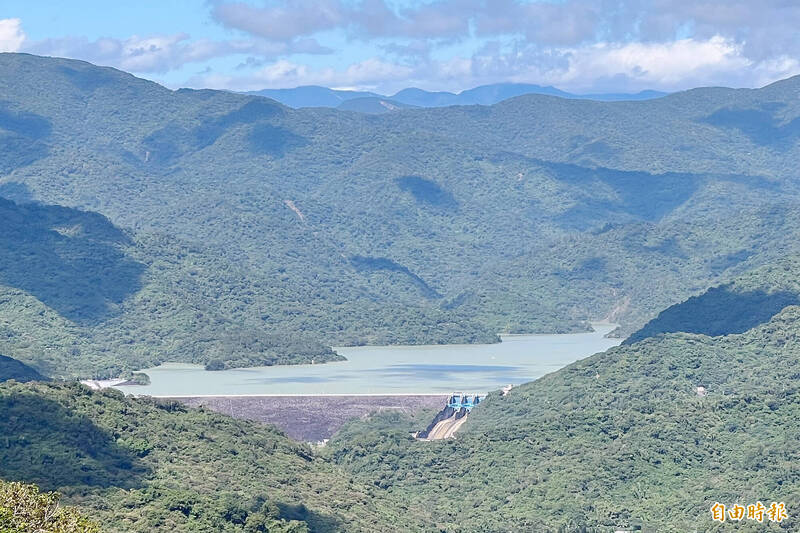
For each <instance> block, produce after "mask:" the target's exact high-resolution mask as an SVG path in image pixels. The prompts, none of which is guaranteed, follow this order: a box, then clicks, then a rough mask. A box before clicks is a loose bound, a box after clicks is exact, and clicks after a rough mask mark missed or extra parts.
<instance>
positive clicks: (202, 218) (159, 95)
mask: <svg viewBox="0 0 800 533" xmlns="http://www.w3.org/2000/svg"><path fill="white" fill-rule="evenodd" d="M496 89H497V91H494V89H491V90H488V89H485V88H484V90H488V91H489V93H490V94H489V95H488V96H486V97H487V98H488V97H490V96H491V97H492V98H495V97H496V98H495V100H496V101H495V100H492V101H487V103H490V104H491V105H453V106H449V105H448V106H436V105H434V104H431V103H430V98H434V97H437V98H438V97H442V98H445V99H447V98H451V97H455V94H452V95H451V96H446V94H444V93H440V94H439V95H438V96H436V93H426V94H421V93H418V92H414V91H412V93H411V96H414V94H416V96H417V97H419V98H423V99H424V100H425V101H426V102H428V103H427V104H425V105H424V106H423V105H420V106H419V107H412V106H415V105H416V104H404V105H403V106H399V105H398V106H395V105H394V104H391V105H392V106H394V107H393V108H392V110H391V111H390V112H386V113H380V114H377V113H372V112H369V111H370V110H373V111H374V110H375V104H376V102H374V101H372V100H370V101H368V102H365V101H359V100H358V99H353V100H349V102H351V103H350V104H349V106H344V107H345V108H347V107H350V109H349V110H348V109H334V108H332V107H304V106H301V105H297V106H294V105H292V106H286V105H282V104H281V103H279V102H277V101H275V100H271V99H269V98H267V97H264V96H261V95H253V94H243V93H242V92H234V91H223V90H210V89H202V90H196V89H185V88H182V89H175V90H173V89H169V88H167V87H165V86H162V85H159V84H157V83H155V82H152V81H148V80H145V79H142V78H139V77H136V76H133V75H131V74H128V73H126V72H123V71H121V70H117V69H114V68H110V67H101V66H97V65H94V64H91V63H87V62H83V61H78V60H74V59H60V58H55V57H45V56H37V55H32V54H27V53H0V152H1V153H2V157H0V354H2V355H0V498H2V499H0V529H2V528H3V527H4V526H5V524H4V523H3V522H2V520H5V521H7V522H8V521H9V520H11V518H14V520H16V521H17V523H19V520H18V518H19V516H18V515H19V513H17V512H16V510H15V509H16V507H13V506H11V507H10V506H9V505H7V503H4V502H8V501H11V500H12V499H18V500H19V501H25V502H27V503H26V505H28V504H30V505H31V506H32V507H36V506H37V505H38V506H39V507H41V506H44V508H45V509H52V507H47V506H48V505H50V503H48V502H54V501H56V499H57V498H58V497H57V496H56V495H44V496H41V495H40V496H41V497H39V496H37V494H38V493H37V492H36V491H37V490H39V489H40V490H41V491H58V492H59V493H60V498H61V501H62V502H63V504H64V505H65V506H66V507H65V508H64V509H65V510H64V511H63V512H62V513H61V514H60V515H59V516H61V517H63V518H64V519H65V520H74V521H75V523H79V524H82V525H80V527H81V528H82V529H80V530H78V531H79V533H86V532H92V533H94V531H96V530H99V529H101V530H108V531H113V532H116V531H120V532H122V531H124V532H128V531H130V532H142V533H144V532H147V533H149V532H153V531H159V532H160V531H171V532H174V533H183V532H187V533H189V532H196V531H197V532H209V533H212V532H213V533H216V532H218V531H221V532H226V533H227V532H230V533H245V532H246V533H264V532H267V531H276V532H283V533H308V532H315V533H329V532H343V533H350V532H362V531H363V532H372V531H386V532H394V531H398V532H399V531H403V532H405V531H410V532H413V531H440V532H447V533H474V532H477V531H482V532H487V533H488V532H492V533H494V532H497V533H500V532H505V531H543V532H548V533H549V532H553V533H555V532H558V533H567V532H570V533H571V532H581V533H585V532H592V533H594V532H598V533H599V532H605V531H618V530H619V531H640V532H642V533H644V532H645V531H650V532H652V531H657V532H660V531H701V530H702V531H721V530H722V529H721V528H722V526H719V524H717V523H714V520H713V518H712V515H711V514H710V513H709V509H711V508H712V506H713V505H714V504H715V502H722V501H725V502H730V503H733V502H743V503H750V502H756V501H760V502H773V501H775V502H784V503H785V504H786V506H787V508H788V509H789V514H788V516H787V517H785V519H783V520H782V521H780V522H777V521H776V522H775V523H770V524H769V527H770V528H772V529H775V530H779V531H796V530H798V528H800V523H799V522H798V515H797V509H800V470H799V469H798V467H797V465H798V464H800V463H799V462H798V461H799V460H800V447H799V446H798V443H800V424H798V422H797V421H798V420H800V391H799V390H798V383H800V381H799V380H800V281H798V280H800V210H798V209H797V207H798V205H800V181H798V175H797V165H796V162H797V161H798V160H800V76H795V77H790V78H787V79H784V80H782V81H778V82H775V83H770V84H768V85H765V86H763V87H761V88H757V89H730V88H724V87H700V88H696V89H691V90H684V91H675V92H670V94H666V95H660V94H655V95H653V94H649V93H648V94H646V95H645V96H647V97H646V98H641V99H630V98H628V99H625V100H623V101H601V99H599V98H598V99H584V98H571V97H569V96H572V95H560V96H558V95H553V94H519V95H511V96H512V97H509V98H505V97H504V98H500V97H499V96H497V94H499V92H498V91H500V88H496ZM529 89H530V87H529ZM493 91H494V92H493ZM302 92H303V91H300V92H299V93H292V94H290V95H289V96H290V97H292V98H293V97H295V96H298V94H300V93H302ZM478 92H479V93H480V92H481V91H478ZM500 92H501V91H500ZM281 94H283V95H285V93H281ZM325 94H326V95H327V96H331V97H335V98H338V97H340V96H342V95H341V94H339V92H337V91H335V90H333V89H331V90H330V92H325ZM448 94H449V93H448ZM462 94H463V93H462ZM473 94H474V93H473ZM492 94H494V95H495V96H492ZM323 96H324V95H323ZM406 96H409V93H408V92H406ZM467 96H469V94H467ZM649 96H654V97H653V98H650V97H649ZM465 97H466V96H465ZM366 98H368V99H370V98H373V96H370V95H366ZM476 98H477V97H476ZM287 101H288V100H287ZM477 104H480V102H477ZM378 105H381V106H382V107H383V108H386V106H384V105H383V104H380V102H378ZM295 107H297V108H295ZM362 111H365V112H362ZM145 374H146V375H145ZM80 380H84V381H85V382H87V383H88V384H89V385H90V386H84V385H82V384H80V383H79V381H80ZM509 384H513V385H514V386H513V388H509V387H507V385H509ZM105 385H110V387H105ZM93 389H96V390H93ZM456 392H461V393H464V394H467V395H470V397H473V395H479V396H480V397H481V401H480V403H478V404H477V405H475V402H472V403H471V404H470V407H471V410H470V411H469V415H468V416H462V415H463V414H464V412H465V411H462V407H463V409H464V410H466V407H464V406H463V405H462V404H461V403H460V402H459V404H458V405H456V406H455V407H447V408H445V409H444V410H442V408H443V407H444V404H445V402H448V401H449V398H450V395H451V394H453V393H456ZM484 395H485V396H484ZM467 403H469V402H467ZM448 409H450V410H448ZM437 413H439V415H437ZM425 428H428V430H429V432H428V431H427V430H426V431H424V432H423V433H422V434H421V433H420V431H421V430H424V429H425ZM425 433H427V434H425ZM415 435H416V436H417V437H420V438H415ZM427 438H430V440H425V439H427ZM320 442H323V443H325V445H324V446H321V445H318V444H319V443H320ZM312 443H313V444H312ZM17 483H22V485H19V484H17ZM31 484H34V485H35V486H33V485H31ZM36 487H38V488H39V489H37V488H36ZM42 498H43V499H42ZM15 501H17V500H15ZM12 507H13V508H12ZM86 517H88V518H86ZM94 522H97V527H95V526H94V525H93V523H94ZM9 523H10V522H9ZM761 525H763V524H759V525H756V524H755V523H754V522H752V521H750V522H746V521H743V522H741V524H738V525H737V527H738V529H740V530H741V531H758V530H760V529H759V527H760V526H761ZM15 527H16V526H15ZM76 527H78V526H76ZM14 533H17V532H16V531H15V532H14ZM23 533H28V532H27V531H24V530H23ZM69 533H73V531H70V532H69Z"/></svg>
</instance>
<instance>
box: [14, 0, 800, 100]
mask: <svg viewBox="0 0 800 533" xmlns="http://www.w3.org/2000/svg"><path fill="white" fill-rule="evenodd" d="M798 27H800V2H796V1H793V0H763V1H760V2H754V1H752V0H691V1H690V0H550V1H544V0H540V1H535V0H315V1H310V0H162V1H149V0H142V1H139V2H107V1H98V0H71V1H69V2H63V1H59V2H55V1H52V2H51V1H35V2H32V1H31V0H27V1H20V0H3V2H2V4H0V51H11V52H16V51H20V52H30V53H36V54H41V55H53V56H60V57H71V58H76V59H84V60H87V61H91V62H93V63H96V64H101V65H109V66H114V67H117V68H121V69H123V70H126V71H129V72H132V73H134V74H136V75H139V76H142V77H145V78H149V79H153V80H156V81H158V82H160V83H163V84H164V85H166V86H168V87H173V88H177V87H195V88H200V87H211V88H219V89H233V90H253V89H261V88H277V87H294V86H297V85H306V84H319V85H326V86H330V87H348V88H359V89H370V90H376V91H378V92H383V93H387V94H391V93H392V92H394V91H396V90H399V89H401V88H404V87H408V86H416V87H422V88H425V89H429V90H451V91H459V90H462V89H466V88H470V87H474V86H476V85H481V84H486V83H495V82H505V81H514V82H526V83H538V84H541V85H555V86H557V87H559V88H562V89H565V90H570V91H574V92H596V91H603V92H608V91H619V92H621V91H638V90H642V89H660V90H667V91H672V90H679V89H685V88H690V87H696V86H701V85H726V86H737V87H754V86H761V85H764V84H767V83H770V82H772V81H775V80H778V79H782V78H785V77H788V76H791V75H796V74H800V32H798V31H797V28H798Z"/></svg>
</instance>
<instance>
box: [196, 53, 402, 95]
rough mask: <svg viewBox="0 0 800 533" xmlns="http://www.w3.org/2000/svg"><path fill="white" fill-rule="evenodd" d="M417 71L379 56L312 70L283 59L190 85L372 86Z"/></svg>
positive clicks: (249, 87) (206, 77) (204, 76)
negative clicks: (337, 68)
mask: <svg viewBox="0 0 800 533" xmlns="http://www.w3.org/2000/svg"><path fill="white" fill-rule="evenodd" d="M413 72H414V70H413V69H412V68H411V67H408V66H404V65H397V64H394V63H389V62H386V61H383V60H381V59H378V58H371V59H367V60H364V61H360V62H358V63H353V64H352V65H350V66H348V67H347V68H346V69H344V70H336V69H333V68H321V69H312V68H310V67H308V66H307V65H302V64H298V63H294V62H291V61H288V60H286V59H281V60H279V61H276V62H274V63H271V64H269V65H266V66H264V67H262V68H260V69H258V70H257V71H255V72H253V73H250V74H245V75H241V76H230V75H225V74H219V73H209V74H201V75H198V76H195V77H194V78H192V79H191V80H189V82H188V83H187V85H188V86H190V87H198V88H199V87H208V88H212V89H231V90H238V91H247V90H259V89H265V88H273V87H274V88H280V87H296V86H299V85H324V86H328V87H352V88H357V89H369V88H373V87H375V86H376V85H378V84H386V83H403V82H404V81H405V80H407V79H408V78H409V77H410V76H411V75H412V74H413Z"/></svg>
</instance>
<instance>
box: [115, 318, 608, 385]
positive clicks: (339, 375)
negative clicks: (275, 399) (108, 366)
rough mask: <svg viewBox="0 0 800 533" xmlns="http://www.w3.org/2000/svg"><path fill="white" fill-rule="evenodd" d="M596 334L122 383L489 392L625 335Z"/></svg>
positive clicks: (191, 370)
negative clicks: (611, 337) (616, 336)
mask: <svg viewBox="0 0 800 533" xmlns="http://www.w3.org/2000/svg"><path fill="white" fill-rule="evenodd" d="M614 327H615V326H613V325H607V324H603V325H597V324H596V325H595V326H594V328H595V331H594V332H591V333H575V334H568V335H508V336H503V337H502V339H503V342H501V343H499V344H466V345H465V344H446V345H434V346H361V347H355V348H336V351H337V352H339V353H340V354H342V355H343V356H345V357H347V361H341V362H336V363H326V364H322V365H281V366H265V367H258V368H239V369H234V370H223V371H215V372H207V371H206V370H204V369H203V367H202V366H198V365H187V364H179V363H167V364H163V365H161V366H158V367H156V368H150V369H147V370H144V372H146V373H147V374H148V375H149V376H150V380H151V384H150V385H147V386H126V387H122V388H121V390H124V391H125V392H126V393H132V394H150V395H153V396H199V395H237V394H404V393H405V394H422V393H450V392H453V391H464V392H470V393H486V392H488V391H491V390H496V389H499V388H501V387H502V386H504V385H506V384H509V383H511V384H515V385H518V384H520V383H525V382H526V381H532V380H534V379H536V378H539V377H541V376H543V375H545V374H547V373H550V372H553V371H554V370H558V369H559V368H561V367H563V366H566V365H568V364H570V363H572V362H573V361H577V360H578V359H582V358H584V357H587V356H589V355H592V354H594V353H597V352H602V351H604V350H607V349H608V348H610V347H612V346H616V345H618V344H619V343H620V339H606V338H604V337H603V336H604V335H605V334H606V333H608V332H609V331H611V330H612V329H613V328H614Z"/></svg>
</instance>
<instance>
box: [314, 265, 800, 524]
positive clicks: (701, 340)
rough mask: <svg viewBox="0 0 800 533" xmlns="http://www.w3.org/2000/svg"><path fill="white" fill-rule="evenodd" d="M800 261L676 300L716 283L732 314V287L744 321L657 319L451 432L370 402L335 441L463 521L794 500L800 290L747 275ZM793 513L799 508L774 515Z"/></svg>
mask: <svg viewBox="0 0 800 533" xmlns="http://www.w3.org/2000/svg"><path fill="white" fill-rule="evenodd" d="M794 265H795V267H796V263H794ZM797 272H798V270H797V269H796V268H794V267H791V268H784V267H783V266H781V267H776V268H775V269H765V270H762V271H761V272H758V273H755V274H754V275H750V276H745V277H744V278H742V279H741V280H737V281H736V282H734V283H733V284H732V285H731V286H728V287H727V288H721V289H712V290H710V291H708V292H707V293H705V294H704V295H702V296H700V297H699V298H698V299H696V300H690V302H687V304H682V305H683V306H684V307H685V310H686V311H688V312H690V314H693V313H694V310H695V309H696V308H697V305H696V304H695V303H694V302H697V301H703V300H704V299H717V302H718V303H719V304H720V306H719V307H716V311H717V312H718V313H720V314H721V316H729V315H730V310H729V309H727V308H726V307H725V306H726V305H728V304H730V303H731V298H732V297H731V296H730V294H731V291H730V290H729V289H730V287H736V288H737V290H738V291H741V292H736V291H733V294H739V295H740V299H739V300H735V301H734V302H733V303H734V305H737V306H738V307H737V309H738V311H739V312H740V313H743V314H745V315H748V316H752V317H753V321H752V322H751V323H750V324H749V325H750V326H751V328H750V329H748V330H747V331H744V332H741V333H729V334H727V335H724V336H719V335H718V336H714V337H711V336H708V335H703V334H699V333H683V332H675V333H663V334H660V335H658V336H656V337H652V338H643V339H642V340H640V341H639V342H635V343H633V344H629V345H623V346H620V347H617V348H612V349H611V350H608V351H607V352H605V353H601V354H597V355H595V356H592V357H589V358H587V359H584V360H582V361H579V362H577V363H575V364H572V365H570V366H568V367H566V368H564V369H562V370H559V371H557V372H554V373H552V374H550V375H548V376H545V377H543V378H541V379H539V380H537V381H534V382H532V383H528V384H525V385H522V386H520V387H517V388H514V389H513V390H512V391H511V392H510V393H509V394H508V395H507V396H500V395H499V394H492V395H490V396H489V398H488V399H487V400H486V401H485V402H483V403H481V405H480V406H479V407H478V408H476V409H474V410H473V412H472V413H471V414H470V416H469V419H468V420H467V422H466V424H465V425H464V426H463V427H462V429H461V431H460V432H459V434H458V435H457V438H456V439H455V440H454V441H446V442H441V441H440V442H417V441H414V440H412V439H411V438H410V437H409V433H408V431H410V430H411V429H412V427H413V426H412V424H411V423H410V421H406V422H405V423H397V421H395V423H394V424H393V425H392V426H391V429H387V427H386V425H387V424H386V423H385V422H384V421H382V418H383V416H382V415H376V418H375V419H373V420H368V421H359V422H354V423H352V424H351V425H350V427H347V428H345V430H344V431H343V434H342V435H341V436H340V437H338V438H335V439H334V440H333V441H332V442H331V443H329V446H328V448H327V449H326V450H327V453H329V454H330V456H331V457H332V458H333V459H334V460H335V461H336V462H338V463H339V464H341V465H342V466H344V467H345V468H347V469H348V470H349V471H351V472H353V473H354V475H355V476H356V477H357V478H358V479H360V480H361V481H363V482H365V483H373V484H375V485H377V486H379V487H382V488H383V489H384V490H385V491H386V493H387V494H390V495H392V497H394V498H396V499H399V501H402V502H405V503H407V504H409V505H413V504H421V503H424V504H425V505H426V506H427V508H428V509H430V510H431V511H432V513H433V519H434V521H435V522H436V523H438V524H442V528H443V529H444V530H447V531H454V532H455V531H463V532H467V531H533V530H535V531H613V530H631V529H634V530H641V531H694V530H698V531H717V530H722V528H715V524H714V523H713V522H712V521H711V514H710V508H711V506H712V505H713V504H714V503H715V502H723V503H726V504H727V505H728V506H730V505H733V504H741V505H748V504H755V503H756V501H761V502H763V503H764V504H765V505H766V506H769V505H770V503H771V502H773V501H777V502H785V504H786V506H787V508H797V507H798V506H799V505H800V472H798V470H797V468H796V467H795V466H794V465H796V464H797V462H798V460H800V424H798V422H797V421H798V419H799V418H798V417H800V391H799V390H798V376H800V306H797V305H789V306H788V307H785V308H783V309H782V310H777V311H776V310H775V308H776V307H777V306H773V307H772V308H771V310H770V311H769V313H767V314H764V313H763V312H762V310H761V309H760V307H761V306H762V305H763V301H764V300H763V299H762V298H760V297H759V298H753V297H751V295H752V292H750V291H749V290H747V289H746V288H747V287H751V288H752V287H754V286H756V285H759V286H760V289H765V288H766V287H769V286H774V287H780V285H781V283H780V282H777V283H776V280H777V279H779V278H783V279H784V280H789V279H792V278H794V279H796V273H797ZM757 279H760V280H761V281H760V282H757V281H756V280H757ZM786 288H789V287H784V289H786ZM721 291H725V292H726V295H725V296H724V297H722V298H719V296H720V292H721ZM773 294H781V293H780V292H776V293H773ZM768 301H770V300H768ZM678 307H680V306H678ZM712 309H713V308H712V307H710V306H709V307H707V308H705V310H704V313H705V314H703V315H702V316H700V317H697V318H698V324H703V323H704V321H707V320H708V319H709V318H713V317H714V312H713V310H712ZM773 312H774V314H772V315H771V316H769V315H770V314H771V313H773ZM664 315H666V312H665V313H662V317H663V316H664ZM734 327H735V328H736V329H741V327H743V324H742V323H736V324H734ZM713 333H715V334H716V333H719V331H717V330H714V331H713ZM417 424H419V422H417ZM416 429H419V427H417V428H416ZM501 517H502V518H501ZM765 521H766V522H769V521H768V520H766V519H765ZM798 524H800V522H798V517H797V516H796V515H792V514H791V513H790V518H789V519H788V520H785V521H783V522H782V523H781V524H780V525H779V524H770V526H771V527H772V528H774V529H776V530H781V531H795V530H797V528H798ZM763 527H764V526H763V525H761V524H758V523H757V522H754V521H749V522H748V521H747V520H745V521H742V522H741V523H739V524H736V528H737V530H742V531H760V530H761V529H760V528H763Z"/></svg>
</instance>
